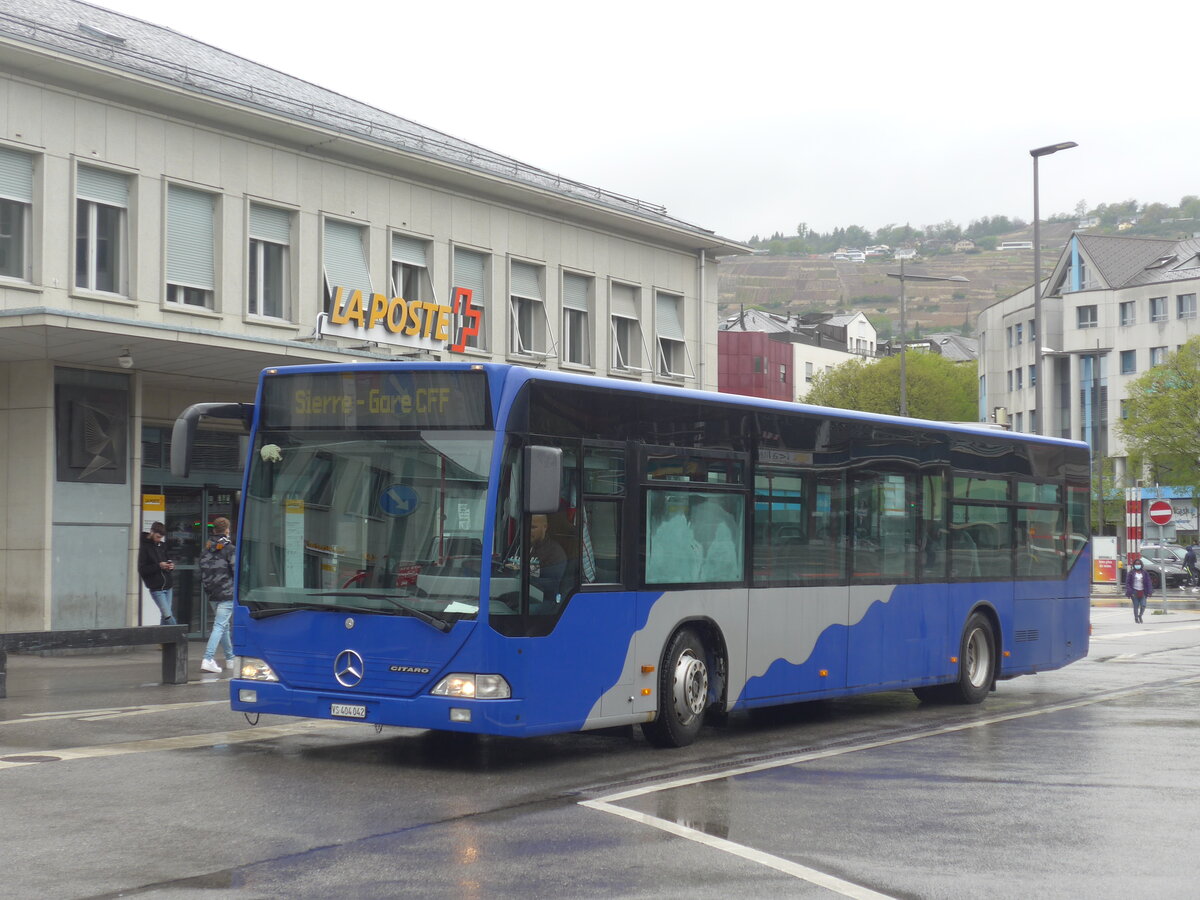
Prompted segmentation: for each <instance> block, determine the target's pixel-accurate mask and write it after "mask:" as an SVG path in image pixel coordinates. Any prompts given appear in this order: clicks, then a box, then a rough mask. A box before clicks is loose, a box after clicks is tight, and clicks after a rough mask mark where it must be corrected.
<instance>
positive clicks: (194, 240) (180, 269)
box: [167, 185, 215, 291]
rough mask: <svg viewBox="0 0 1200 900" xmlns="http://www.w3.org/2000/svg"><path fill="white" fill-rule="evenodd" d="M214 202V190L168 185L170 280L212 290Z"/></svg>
mask: <svg viewBox="0 0 1200 900" xmlns="http://www.w3.org/2000/svg"><path fill="white" fill-rule="evenodd" d="M214 209H215V207H214V204H213V197H212V194H206V193H204V192H203V191H193V190H191V189H190V188H183V187H177V186H175V185H170V186H169V187H168V188H167V281H168V282H169V283H170V284H178V285H182V286H184V287H193V288H201V289H203V290H206V291H211V290H213V285H214V281H215V279H214V278H213V266H214V262H213V261H214V253H213V238H214V236H215V232H214V227H213V212H214Z"/></svg>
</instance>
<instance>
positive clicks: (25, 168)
mask: <svg viewBox="0 0 1200 900" xmlns="http://www.w3.org/2000/svg"><path fill="white" fill-rule="evenodd" d="M0 197H2V198H4V199H5V200H16V201H18V202H20V203H32V202H33V157H32V156H30V155H29V154H28V153H20V152H19V151H17V150H9V149H8V148H6V147H0Z"/></svg>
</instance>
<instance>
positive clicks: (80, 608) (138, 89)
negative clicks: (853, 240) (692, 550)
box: [0, 0, 749, 633]
mask: <svg viewBox="0 0 1200 900" xmlns="http://www.w3.org/2000/svg"><path fill="white" fill-rule="evenodd" d="M230 24H231V27H232V26H233V25H234V24H235V23H230ZM0 60H2V63H0V473H2V474H0V509H3V514H2V516H0V630H5V631H23V630H42V629H72V628H84V627H103V626H121V625H128V624H138V623H139V622H141V621H145V622H147V623H152V624H157V622H158V617H157V614H156V613H155V612H154V605H153V603H151V602H150V601H149V600H148V599H146V598H143V597H142V596H141V595H140V589H139V586H138V582H137V578H136V573H135V571H134V569H135V567H134V561H135V559H136V552H137V547H138V540H139V535H140V532H141V531H142V530H143V529H144V528H145V526H146V524H147V523H148V521H153V520H161V521H164V522H165V523H166V525H167V531H168V546H169V552H170V554H171V556H172V558H173V559H174V560H176V562H177V563H178V567H177V569H176V608H175V612H176V615H177V617H178V618H179V619H180V620H181V621H183V622H185V623H187V624H189V625H190V626H191V629H192V631H193V632H194V633H203V632H204V631H205V630H207V626H208V622H207V617H208V610H207V604H206V603H203V602H201V598H200V594H199V587H198V578H197V573H196V562H197V556H198V552H199V549H200V547H201V546H202V543H203V540H204V537H205V535H206V533H207V529H208V527H209V523H210V522H211V521H212V519H213V518H215V517H216V516H218V515H226V516H229V515H232V514H233V513H234V511H235V503H234V498H235V496H236V491H237V490H238V489H239V488H240V485H241V476H240V468H241V452H242V445H241V441H240V437H241V436H240V434H239V433H238V432H237V431H236V430H232V431H231V430H228V429H223V428H221V427H220V426H219V425H206V426H205V427H204V428H203V429H202V431H201V433H200V437H199V441H198V459H197V465H196V467H195V468H196V470H197V471H196V472H195V474H193V475H192V476H191V477H189V478H187V479H180V478H175V477H173V476H172V475H171V473H170V472H169V468H168V463H167V460H168V453H169V443H170V429H171V424H172V422H173V421H174V419H175V417H176V416H177V414H178V413H179V412H181V411H182V410H183V409H184V408H185V407H186V406H188V405H189V404H190V403H192V402H196V401H209V400H211V401H227V402H235V401H252V400H253V399H254V393H255V384H256V380H257V376H258V373H259V372H260V371H261V370H262V369H263V368H265V367H268V366H276V365H286V364H309V363H320V362H350V361H353V360H391V359H404V358H422V359H449V358H455V359H466V360H472V361H480V362H490V361H508V362H514V363H519V364H522V365H530V366H539V367H546V368H550V369H569V370H572V371H577V372H590V373H594V374H598V375H604V376H611V377H614V378H621V379H631V380H637V381H647V382H650V381H653V382H657V383H661V384H664V385H672V386H689V387H698V388H705V389H715V388H716V386H717V360H716V356H717V353H716V350H717V347H716V333H717V328H716V326H717V318H718V316H717V277H716V260H717V257H718V256H719V255H729V254H739V253H745V252H748V250H749V248H747V247H745V246H744V245H742V244H741V243H739V242H736V241H732V240H729V239H726V238H722V237H720V236H717V235H715V234H713V233H712V232H711V231H708V230H705V229H703V228H700V227H698V226H696V225H692V224H689V223H687V222H683V221H680V220H679V219H676V218H674V217H672V216H671V215H669V214H668V213H667V211H666V210H665V209H663V208H662V207H660V206H656V205H654V204H650V203H646V202H644V201H640V200H637V199H634V198H631V197H626V196H622V195H620V194H617V193H614V192H611V191H607V190H604V189H602V188H597V187H593V186H590V185H586V184H583V183H580V182H575V181H572V180H570V179H567V178H563V177H561V176H558V175H554V174H551V173H548V172H545V171H542V170H540V169H537V168H535V167H533V166H530V165H527V164H525V163H522V162H520V161H518V160H515V159H512V158H509V157H505V156H502V155H500V154H497V153H494V152H492V151H489V150H487V149H485V148H483V147H479V146H476V145H474V144H470V143H467V142H465V141H462V140H459V139H457V138H454V137H452V136H450V135H446V134H442V133H440V132H437V131H433V130H432V129H429V128H425V127H423V126H421V125H418V124H416V123H414V122H410V121H408V120H406V119H403V118H400V117H399V116H396V115H393V114H391V113H387V112H383V111H381V110H378V109H374V108H372V107H370V106H367V105H365V104H363V103H359V102H357V101H355V100H352V99H350V98H347V97H345V96H342V95H340V94H337V93H334V92H332V91H328V90H325V89H323V88H320V87H317V86H316V85H313V84H310V83H308V82H305V81H302V80H300V79H298V78H293V77H291V76H289V75H286V74H284V73H282V72H279V71H275V70H273V69H269V68H267V67H265V66H262V65H259V64H257V63H254V62H251V61H250V60H246V59H243V58H241V57H238V56H235V55H233V54H230V53H226V52H224V51H222V50H219V49H217V48H215V47H212V46H210V45H208V44H204V43H202V42H200V41H196V40H193V39H191V38H189V37H187V36H185V35H182V34H179V33H177V32H175V31H172V30H170V29H167V28H160V27H158V26H156V25H152V24H150V23H148V22H145V21H142V20H140V19H136V18H131V17H128V16H124V15H120V14H118V13H114V12H109V11H107V10H104V9H102V8H100V7H96V6H92V5H89V4H87V3H80V2H75V0H19V2H18V0H0ZM398 96H400V95H398ZM459 288H463V289H469V290H470V291H471V292H472V297H471V301H470V304H471V305H470V307H469V308H468V307H467V306H466V303H465V300H463V295H461V294H459V293H457V292H456V289H459ZM401 301H403V302H405V303H406V304H408V306H409V307H419V308H420V311H421V314H422V315H423V316H424V317H426V320H423V322H424V326H423V327H422V328H421V329H420V330H419V331H418V334H417V335H416V336H415V337H412V336H409V335H408V334H405V333H403V330H402V329H401V328H400V327H399V325H398V324H397V320H395V319H394V317H392V316H391V315H390V314H389V315H387V316H382V315H380V316H377V315H374V311H376V310H379V309H384V308H387V309H388V310H393V309H399V307H398V306H397V304H398V303H399V302H401ZM410 311H411V310H410ZM475 312H478V313H479V314H480V315H479V319H478V327H477V328H472V327H469V324H468V323H469V322H471V321H472V320H473V319H474V316H473V315H467V313H472V314H473V313H475ZM429 317H433V318H429ZM410 324H411V317H410ZM429 326H433V327H429ZM63 560H69V561H70V562H69V564H64V563H63V562H62V561H63ZM143 616H150V618H143Z"/></svg>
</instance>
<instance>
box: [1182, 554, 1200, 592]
mask: <svg viewBox="0 0 1200 900" xmlns="http://www.w3.org/2000/svg"><path fill="white" fill-rule="evenodd" d="M1183 570H1184V571H1185V572H1187V576H1188V581H1189V582H1191V587H1192V593H1193V594H1195V593H1197V592H1200V577H1198V576H1200V573H1198V572H1197V571H1196V545H1195V544H1189V545H1188V548H1187V550H1186V551H1185V552H1184V554H1183Z"/></svg>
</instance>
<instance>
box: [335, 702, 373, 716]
mask: <svg viewBox="0 0 1200 900" xmlns="http://www.w3.org/2000/svg"><path fill="white" fill-rule="evenodd" d="M329 714H330V715H331V716H340V717H341V718H343V719H365V718H366V717H367V708H366V707H365V706H353V705H351V704H349V703H331V704H330V705H329Z"/></svg>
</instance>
